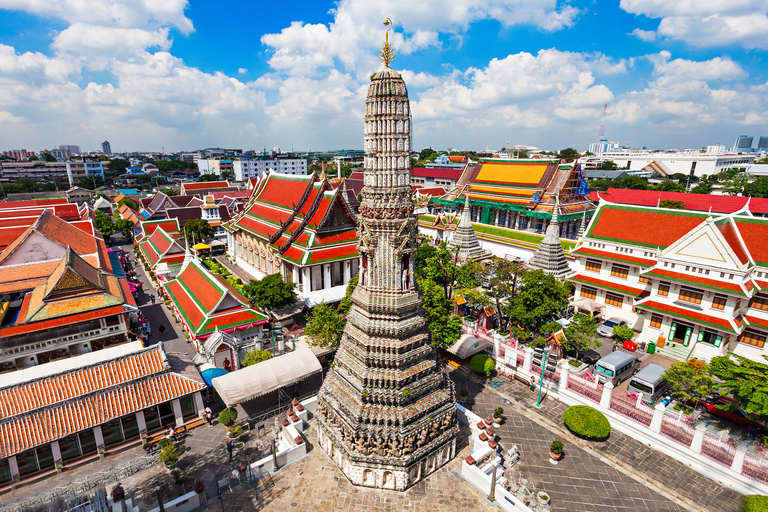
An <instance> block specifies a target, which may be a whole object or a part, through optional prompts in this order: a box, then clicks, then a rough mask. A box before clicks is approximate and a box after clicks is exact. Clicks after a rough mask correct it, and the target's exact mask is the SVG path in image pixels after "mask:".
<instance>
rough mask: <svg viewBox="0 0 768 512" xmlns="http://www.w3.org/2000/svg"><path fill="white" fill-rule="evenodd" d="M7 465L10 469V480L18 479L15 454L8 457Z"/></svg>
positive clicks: (17, 464) (17, 465)
mask: <svg viewBox="0 0 768 512" xmlns="http://www.w3.org/2000/svg"><path fill="white" fill-rule="evenodd" d="M8 467H9V468H10V470H11V480H12V481H14V482H15V481H17V480H19V478H20V476H19V463H18V462H16V456H15V455H12V456H10V457H8Z"/></svg>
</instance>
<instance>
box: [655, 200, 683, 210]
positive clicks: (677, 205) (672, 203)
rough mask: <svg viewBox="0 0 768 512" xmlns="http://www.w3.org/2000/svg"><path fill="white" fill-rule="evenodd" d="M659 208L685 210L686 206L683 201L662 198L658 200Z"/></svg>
mask: <svg viewBox="0 0 768 512" xmlns="http://www.w3.org/2000/svg"><path fill="white" fill-rule="evenodd" d="M659 208H671V209H673V210H685V209H687V208H688V207H687V206H685V202H683V201H676V200H674V199H662V200H661V201H659Z"/></svg>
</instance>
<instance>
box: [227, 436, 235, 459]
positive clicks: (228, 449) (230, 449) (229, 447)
mask: <svg viewBox="0 0 768 512" xmlns="http://www.w3.org/2000/svg"><path fill="white" fill-rule="evenodd" d="M234 447H235V445H234V444H232V441H231V440H229V439H227V453H229V462H232V449H233V448H234Z"/></svg>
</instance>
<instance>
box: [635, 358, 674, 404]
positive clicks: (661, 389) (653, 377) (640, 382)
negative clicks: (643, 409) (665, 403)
mask: <svg viewBox="0 0 768 512" xmlns="http://www.w3.org/2000/svg"><path fill="white" fill-rule="evenodd" d="M665 371H666V368H664V367H662V366H659V365H657V364H649V365H648V366H646V367H645V368H643V369H642V370H640V371H639V372H637V375H635V376H634V377H633V378H632V380H631V381H629V386H628V387H627V391H635V392H637V393H641V394H642V395H644V396H645V397H646V398H649V399H651V400H652V401H656V400H658V399H659V398H661V397H662V396H663V395H665V394H666V393H667V392H668V391H669V389H670V388H671V387H672V385H671V384H670V383H669V382H667V381H666V380H664V378H663V377H662V374H663V373H664V372H665Z"/></svg>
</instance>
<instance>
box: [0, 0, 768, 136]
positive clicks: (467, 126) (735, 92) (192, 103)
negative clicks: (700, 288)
mask: <svg viewBox="0 0 768 512" xmlns="http://www.w3.org/2000/svg"><path fill="white" fill-rule="evenodd" d="M154 4H159V5H154ZM286 5H288V6H289V7H286ZM767 13H768V0H732V1H731V2H729V3H728V4H727V5H723V4H722V2H715V1H714V0H697V1H695V2H694V1H693V0H683V1H680V2H669V1H667V0H621V1H620V2H616V1H614V2H599V3H598V2H596V1H570V2H567V1H566V2H564V1H558V0H484V1H479V0H420V1H419V2H413V0H380V1H378V2H371V1H369V0H341V1H339V2H321V1H299V2H297V1H294V2H290V3H287V4H286V3H282V5H281V3H277V2H253V1H250V2H248V1H230V2H212V1H197V0H191V1H189V2H187V1H186V0H163V2H152V1H148V0H147V1H138V0H57V1H56V2H51V1H46V0H0V123H1V124H0V126H2V130H0V148H2V149H10V148H25V149H30V150H40V149H43V148H51V147H55V146H58V145H60V144H79V145H80V146H81V147H82V148H83V149H98V148H99V147H100V146H99V145H100V142H101V141H102V140H105V139H108V140H109V141H110V142H111V143H112V148H113V150H114V151H130V150H160V149H161V148H162V147H164V148H165V150H166V151H176V150H185V149H186V150H192V149H196V148H200V147H208V146H224V147H239V148H243V149H254V148H256V149H260V148H261V147H268V148H271V147H273V146H280V147H282V148H284V149H289V148H291V147H293V148H295V149H303V150H307V149H333V148H350V147H352V148H361V147H362V137H363V135H362V116H363V114H362V110H363V105H364V101H365V93H366V89H367V85H368V83H369V78H368V77H369V76H370V74H371V73H372V72H373V71H375V70H376V69H378V68H379V67H380V65H381V63H380V62H379V61H378V51H379V48H380V45H381V42H382V40H383V36H384V30H383V29H384V27H383V24H382V22H383V20H384V18H385V17H390V18H391V19H392V20H393V22H394V34H393V36H392V37H393V38H394V46H395V50H396V51H397V56H396V57H395V60H394V62H393V63H392V67H393V68H394V69H397V70H399V71H401V72H402V73H403V76H404V78H405V80H406V83H407V84H408V88H409V93H410V98H411V102H412V110H413V120H414V122H413V130H414V131H413V143H414V147H415V148H417V149H419V148H422V147H425V146H433V147H436V148H462V149H484V148H485V147H489V148H492V149H493V148H499V147H501V146H503V145H505V144H506V142H507V139H509V140H510V142H511V143H512V144H530V145H534V146H538V147H540V148H543V149H558V148H563V147H568V146H572V147H576V148H586V147H587V145H588V144H589V143H590V142H593V141H594V140H596V139H597V132H598V129H599V126H600V124H601V123H603V122H604V123H605V136H606V138H608V139H610V140H618V141H620V142H622V143H626V142H629V144H630V145H631V146H632V147H642V146H647V147H651V148H663V147H670V148H673V147H677V148H680V147H689V148H692V147H693V148H698V147H702V146H705V145H708V144H715V143H722V144H727V145H730V144H731V143H732V141H733V139H734V138H735V137H736V135H739V134H752V135H768V122H766V119H767V116H766V114H768V72H767V71H766V67H767V66H766V62H765V60H766V49H768V14H767ZM606 101H607V102H608V112H607V115H606V117H605V119H603V118H602V117H601V115H602V112H603V106H604V104H605V103H606Z"/></svg>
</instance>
